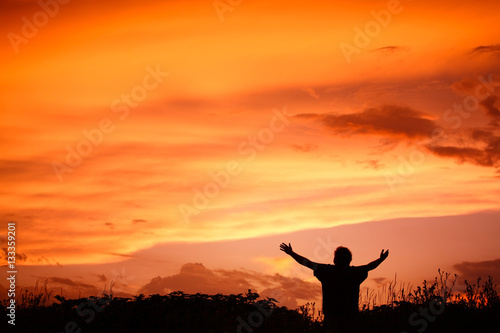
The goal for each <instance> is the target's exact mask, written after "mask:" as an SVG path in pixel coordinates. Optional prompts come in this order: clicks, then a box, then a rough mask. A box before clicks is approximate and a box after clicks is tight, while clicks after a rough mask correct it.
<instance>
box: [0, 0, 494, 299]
mask: <svg viewBox="0 0 500 333" xmlns="http://www.w3.org/2000/svg"><path fill="white" fill-rule="evenodd" d="M61 2H64V1H61ZM214 3H219V5H220V3H223V4H225V6H226V7H224V6H223V7H215V6H214ZM235 3H236V2H233V5H229V4H228V2H227V1H225V0H221V1H218V2H217V1H216V2H213V1H205V0H204V1H200V0H196V1H156V0H151V1H142V2H137V1H106V2H104V3H103V2H99V1H95V0H92V1H79V0H72V1H69V2H67V3H64V4H63V3H60V2H58V1H57V0H46V1H43V0H42V1H41V2H38V1H21V0H19V1H15V0H11V1H5V2H4V3H3V4H2V7H3V8H2V10H1V12H2V14H1V15H2V17H1V22H2V23H1V35H2V36H4V37H3V38H2V42H1V44H0V48H1V54H2V61H1V65H0V66H1V67H2V75H1V76H0V88H1V89H2V94H1V95H0V106H1V115H0V127H1V130H0V147H1V150H2V158H1V159H0V166H1V170H2V172H1V174H0V177H1V180H2V195H1V197H0V207H1V213H2V221H4V222H5V224H6V223H7V222H8V221H16V223H17V229H18V242H19V245H18V252H19V255H20V258H19V260H20V262H19V264H20V265H22V274H21V275H20V277H19V279H20V281H21V283H22V284H24V285H26V286H31V285H34V284H35V282H36V280H37V279H39V280H45V279H47V280H49V285H52V286H54V287H63V288H65V290H67V292H68V294H69V293H71V292H73V291H78V290H80V291H83V292H84V293H92V292H95V290H96V288H97V289H99V288H101V286H102V284H103V283H108V284H109V282H110V281H111V280H113V281H115V283H116V282H117V281H118V283H117V284H116V288H118V289H119V290H118V291H119V292H121V293H122V294H124V295H125V294H134V293H137V292H139V291H143V292H167V291H168V290H175V289H176V288H181V289H185V290H186V291H187V292H196V291H200V292H209V291H210V292H218V291H221V292H245V291H246V290H247V289H248V287H246V285H245V283H247V284H249V285H252V286H253V287H254V288H255V289H257V291H258V292H264V293H265V292H268V293H269V292H270V291H271V289H272V288H275V289H280V288H281V289H286V288H284V287H283V286H284V285H286V283H285V282H284V280H280V279H290V280H293V279H297V280H296V281H300V283H301V287H300V288H297V290H295V291H288V293H287V294H286V295H287V296H286V297H284V298H283V303H284V304H288V305H290V306H293V305H295V304H297V302H298V303H300V302H303V301H305V300H306V295H307V292H305V290H307V289H308V288H313V289H314V290H315V292H314V293H312V294H311V295H312V296H311V297H316V296H318V295H317V287H318V285H317V283H316V282H315V281H314V279H311V277H312V274H311V273H310V272H307V271H302V270H301V269H299V268H297V267H295V266H294V265H295V263H293V262H291V261H289V258H287V257H286V256H285V255H284V254H283V253H282V252H280V251H279V248H278V246H279V243H281V242H282V241H285V242H289V241H290V242H292V245H294V244H296V246H297V248H296V249H297V251H298V252H299V253H302V252H303V254H304V255H309V256H311V259H313V260H318V261H323V262H329V261H330V260H331V256H326V255H325V256H319V255H318V253H319V250H318V249H323V250H324V249H326V248H327V249H328V251H330V254H331V251H333V249H334V248H332V246H326V247H325V246H323V247H318V246H320V245H321V244H324V243H325V242H327V241H326V239H330V238H329V237H333V238H331V239H334V241H332V242H333V243H335V244H337V246H338V245H341V244H342V245H345V246H348V247H351V248H352V250H353V252H354V253H359V256H358V257H357V258H359V261H358V262H356V263H357V264H363V263H364V261H371V260H373V259H375V258H376V257H377V256H378V254H379V253H380V249H382V248H387V247H389V248H390V249H391V256H390V257H389V260H388V261H387V262H386V263H384V265H383V267H382V266H381V267H380V268H379V270H378V271H377V272H376V273H374V274H375V275H374V276H373V278H378V279H373V280H372V282H370V283H372V285H373V286H376V281H379V282H380V281H383V280H384V279H387V280H390V279H392V278H393V276H394V274H395V273H397V274H398V276H402V277H403V278H406V280H407V281H412V282H414V284H417V283H419V282H420V279H423V278H427V279H428V278H429V277H430V278H432V277H433V276H434V274H435V272H436V271H437V269H438V268H440V267H441V268H448V269H449V270H451V271H456V272H458V273H459V274H463V275H464V276H467V274H469V273H470V271H471V270H473V268H474V267H476V266H474V265H475V264H477V263H481V262H486V263H489V264H487V265H486V266H485V264H481V267H489V268H488V270H484V271H482V272H483V273H486V272H490V273H491V274H493V273H494V272H497V273H498V272H500V267H499V266H498V262H500V259H499V258H498V255H497V254H498V253H499V250H500V245H498V244H496V243H497V242H496V240H494V238H492V237H491V235H495V234H496V235H498V231H499V230H500V224H498V222H500V220H499V218H500V211H499V210H498V209H499V205H498V204H499V200H498V198H499V194H500V186H499V176H500V171H499V170H500V128H499V126H500V102H499V98H500V73H499V72H498V68H500V67H499V62H500V44H499V43H500V41H499V40H498V31H499V30H500V22H499V21H498V14H497V13H498V11H499V9H500V4H499V3H498V1H492V0H488V1H481V2H470V1H465V0H463V1H462V0H460V1H441V2H436V1H426V0H418V1H417V0H414V1H409V0H402V1H397V0H389V1H365V0H363V1H357V2H356V3H355V4H348V3H346V2H344V1H316V2H313V3H307V4H306V3H305V2H303V1H272V2H270V1H263V0H252V1H241V2H240V4H238V5H234V4H235ZM375 221H379V222H375ZM454 223H456V227H453V226H454ZM375 224H377V225H380V228H374V227H373V226H374V225H375ZM430 225H432V230H428V227H429V226H430ZM424 226H425V227H424ZM389 227H390V228H389ZM450 228H451V230H450ZM478 228H479V229H478ZM4 229H5V228H4ZM469 229H474V231H473V232H468V230H469ZM409 232H411V233H412V235H411V236H410V235H409V234H408V233H409ZM415 233H416V234H415ZM5 234H6V233H4V232H3V231H2V232H1V233H0V235H1V237H2V238H1V239H0V241H1V242H2V244H3V242H5V240H6V239H5ZM305 234H307V237H305V236H304V237H301V236H300V235H305ZM355 234H356V235H358V236H359V238H356V237H354V236H353V235H355ZM429 234H432V237H431V236H430V235H429ZM339 235H343V236H345V237H346V238H345V239H341V238H339V237H340V236H339ZM368 236H369V237H368ZM360 239H363V241H361V240H360ZM405 239H406V240H407V241H406V242H405V241H404V240H405ZM294 240H295V243H294V242H293V241H294ZM436 240H442V241H443V242H444V243H443V244H446V248H443V247H442V246H443V244H436V243H432V242H435V241H436ZM411 242H416V243H415V244H413V243H412V244H411V245H409V243H411ZM333 243H332V244H333ZM464 243H465V244H467V247H468V248H470V251H469V252H464V251H463V247H464ZM318 244H319V245H318ZM330 245H331V244H330ZM244 246H246V248H244ZM321 246H322V245H321ZM3 247H5V245H2V248H3ZM420 253H422V254H425V256H424V255H422V256H421V255H419V254H420ZM495 253H497V254H495ZM2 255H3V253H2ZM408 257H411V258H414V262H413V264H412V265H408V262H407V259H405V258H408ZM429 257H432V260H430V259H429ZM495 260H496V261H495ZM356 263H355V264H356ZM488 265H490V266H488ZM4 267H5V266H4ZM125 269H127V272H126V273H125ZM277 273H279V274H280V275H279V276H278V275H276V274H277ZM211 274H212V275H211ZM125 276H126V277H125ZM156 276H160V277H162V278H161V279H160V280H155V281H153V280H152V279H153V278H154V277H156ZM185 276H190V277H193V276H194V277H201V276H203V277H205V278H206V276H216V277H217V278H215V277H214V280H213V281H211V282H210V284H206V283H205V284H204V283H199V281H201V280H196V278H193V279H191V278H188V279H183V277H185ZM231 277H232V278H234V279H233V280H231ZM498 277H499V278H500V274H498ZM228 279H229V280H231V281H236V280H237V281H246V282H245V283H242V284H241V285H237V284H234V285H232V284H230V287H227V288H226V289H224V288H223V286H228V281H229V280H228ZM238 279H240V280H238ZM266 279H268V280H272V282H273V284H272V285H273V287H268V289H269V290H267V291H266V289H265V287H264V286H265V285H266V283H264V281H266ZM182 281H191V282H190V283H191V284H182V283H181V282H182ZM196 281H198V282H196ZM203 281H204V280H203ZM197 283H198V284H197ZM0 284H2V282H0ZM302 284H303V285H302ZM203 285H205V286H210V288H209V289H203ZM97 286H98V287H97ZM197 288H199V290H198V289H197ZM207 288H208V287H207ZM218 288H219V289H218ZM301 288H302V289H301ZM315 288H316V289H315ZM239 289H241V291H239ZM299 289H300V290H299ZM1 291H2V289H1V287H0V292H1Z"/></svg>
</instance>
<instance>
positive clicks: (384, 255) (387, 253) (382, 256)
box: [380, 250, 389, 261]
mask: <svg viewBox="0 0 500 333" xmlns="http://www.w3.org/2000/svg"><path fill="white" fill-rule="evenodd" d="M388 256H389V250H386V251H385V252H384V250H382V252H380V260H382V261H384V260H385V259H386V258H387V257H388Z"/></svg>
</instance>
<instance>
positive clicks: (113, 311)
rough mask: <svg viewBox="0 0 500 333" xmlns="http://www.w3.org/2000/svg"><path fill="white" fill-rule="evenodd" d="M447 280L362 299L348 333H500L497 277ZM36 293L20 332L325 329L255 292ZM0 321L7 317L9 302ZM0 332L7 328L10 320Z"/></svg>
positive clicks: (307, 310)
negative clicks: (70, 296) (461, 287)
mask: <svg viewBox="0 0 500 333" xmlns="http://www.w3.org/2000/svg"><path fill="white" fill-rule="evenodd" d="M449 277H450V276H449V274H447V273H442V272H441V271H439V277H437V278H436V279H435V280H434V281H433V282H431V283H429V282H427V281H424V283H423V284H422V286H418V287H416V288H412V287H411V286H409V285H407V284H406V285H405V284H399V285H398V284H397V283H396V282H395V281H394V282H392V283H389V284H388V285H387V286H386V287H385V288H383V289H382V291H379V292H377V293H375V292H373V291H368V292H366V293H365V294H362V295H361V301H360V305H361V306H362V310H361V311H360V314H359V317H358V318H357V319H356V320H355V321H354V322H353V323H352V325H353V327H355V328H352V329H351V330H350V332H384V333H391V332H396V333H399V332H408V333H410V332H488V333H489V332H491V333H493V332H495V333H497V332H500V299H499V296H498V293H497V290H496V285H495V284H494V283H493V281H492V279H491V278H488V279H487V280H486V281H484V282H482V283H481V279H478V280H477V281H476V283H474V284H470V283H469V282H467V281H466V290H465V291H464V292H463V293H454V291H453V287H454V286H455V282H456V279H457V277H456V276H455V278H454V279H453V281H450V279H449ZM37 290H38V294H36V293H27V294H26V295H25V296H23V297H22V298H21V300H22V302H23V303H22V306H19V307H18V308H17V312H16V332H65V330H66V329H67V330H68V331H69V332H78V329H81V332H137V333H140V332H148V333H149V332H208V333H209V332H217V333H219V332H221V333H223V332H245V333H248V332H252V333H253V332H289V333H294V332H309V333H316V332H322V327H321V322H322V314H321V311H319V310H318V309H317V307H316V304H315V303H307V304H305V305H304V306H301V307H299V308H298V309H296V310H290V309H287V308H286V307H280V306H279V303H278V302H277V301H276V300H274V299H271V298H267V299H260V298H259V295H258V294H257V293H253V292H251V291H250V290H249V291H248V292H247V293H246V294H238V295H222V294H216V295H207V294H200V293H198V294H185V293H183V292H180V291H177V292H172V293H170V294H168V295H150V296H147V297H146V296H145V295H142V294H141V295H138V296H135V297H133V298H119V297H113V296H112V290H111V288H110V291H109V292H108V293H106V292H103V294H102V295H101V296H100V297H97V296H93V297H89V298H80V299H75V300H67V299H65V298H64V297H62V296H60V295H57V296H55V297H54V298H55V299H56V300H57V301H56V302H55V303H53V304H48V300H49V299H50V295H51V293H50V292H47V285H46V283H45V284H44V287H43V288H38V289H37ZM0 316H1V317H2V318H7V316H6V309H5V302H4V305H3V306H2V307H1V308H0ZM68 325H69V326H68ZM0 327H1V331H2V332H4V331H7V330H6V329H4V328H5V327H7V320H6V319H4V320H3V321H2V324H1V325H0ZM68 328H69V329H68Z"/></svg>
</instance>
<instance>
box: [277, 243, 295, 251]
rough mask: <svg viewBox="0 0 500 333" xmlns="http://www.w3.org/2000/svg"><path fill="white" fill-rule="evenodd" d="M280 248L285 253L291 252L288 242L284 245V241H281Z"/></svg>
mask: <svg viewBox="0 0 500 333" xmlns="http://www.w3.org/2000/svg"><path fill="white" fill-rule="evenodd" d="M280 250H281V251H283V252H285V253H286V254H292V253H293V250H292V246H291V245H290V243H288V245H286V244H285V243H281V245H280Z"/></svg>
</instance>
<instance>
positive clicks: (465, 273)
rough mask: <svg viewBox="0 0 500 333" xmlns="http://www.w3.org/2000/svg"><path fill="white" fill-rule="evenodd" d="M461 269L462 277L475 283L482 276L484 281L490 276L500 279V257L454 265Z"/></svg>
mask: <svg viewBox="0 0 500 333" xmlns="http://www.w3.org/2000/svg"><path fill="white" fill-rule="evenodd" d="M453 268H455V269H456V270H458V271H459V277H460V279H461V280H462V279H464V280H467V281H468V282H470V283H475V282H476V280H477V278H479V277H481V279H482V280H483V281H484V280H486V279H487V278H488V276H491V277H493V279H494V281H498V280H499V279H500V259H494V260H487V261H475V262H469V261H464V262H461V263H458V264H455V265H454V266H453Z"/></svg>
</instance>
